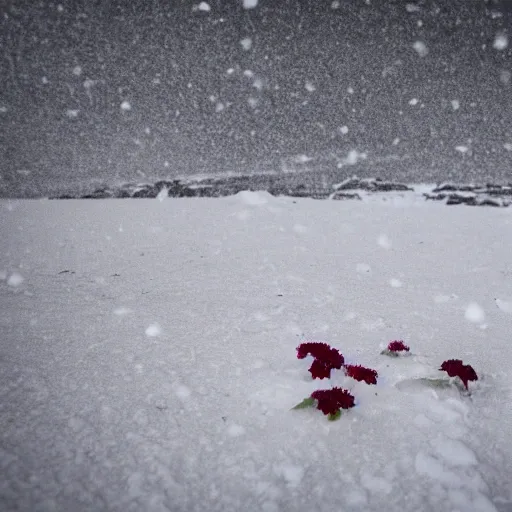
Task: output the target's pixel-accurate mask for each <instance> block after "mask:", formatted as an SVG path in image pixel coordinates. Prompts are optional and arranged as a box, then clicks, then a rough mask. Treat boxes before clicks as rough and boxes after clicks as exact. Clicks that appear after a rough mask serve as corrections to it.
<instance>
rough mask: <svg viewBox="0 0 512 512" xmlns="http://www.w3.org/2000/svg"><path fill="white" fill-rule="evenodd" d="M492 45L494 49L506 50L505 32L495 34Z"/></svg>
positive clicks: (506, 38)
mask: <svg viewBox="0 0 512 512" xmlns="http://www.w3.org/2000/svg"><path fill="white" fill-rule="evenodd" d="M492 47H493V48H494V49H495V50H506V49H507V47H508V37H507V34H505V33H503V32H501V33H499V34H496V37H495V38H494V43H493V44H492Z"/></svg>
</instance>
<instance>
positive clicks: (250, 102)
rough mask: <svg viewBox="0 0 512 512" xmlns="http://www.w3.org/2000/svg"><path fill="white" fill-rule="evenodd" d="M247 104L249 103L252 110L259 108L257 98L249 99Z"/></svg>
mask: <svg viewBox="0 0 512 512" xmlns="http://www.w3.org/2000/svg"><path fill="white" fill-rule="evenodd" d="M247 103H249V106H250V107H251V108H256V107H257V106H258V103H259V102H258V100H257V98H253V97H252V96H251V97H250V98H248V99H247Z"/></svg>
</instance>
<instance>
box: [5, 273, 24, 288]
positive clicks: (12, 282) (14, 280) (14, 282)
mask: <svg viewBox="0 0 512 512" xmlns="http://www.w3.org/2000/svg"><path fill="white" fill-rule="evenodd" d="M23 281H24V278H23V276H22V275H21V274H20V273H18V272H13V273H12V274H11V275H10V276H9V279H7V284H8V285H9V286H12V287H14V288H16V287H17V286H20V285H21V283H23Z"/></svg>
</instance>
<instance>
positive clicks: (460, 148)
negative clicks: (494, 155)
mask: <svg viewBox="0 0 512 512" xmlns="http://www.w3.org/2000/svg"><path fill="white" fill-rule="evenodd" d="M455 151H458V152H459V153H462V154H464V153H467V152H468V151H469V148H468V147H467V146H455Z"/></svg>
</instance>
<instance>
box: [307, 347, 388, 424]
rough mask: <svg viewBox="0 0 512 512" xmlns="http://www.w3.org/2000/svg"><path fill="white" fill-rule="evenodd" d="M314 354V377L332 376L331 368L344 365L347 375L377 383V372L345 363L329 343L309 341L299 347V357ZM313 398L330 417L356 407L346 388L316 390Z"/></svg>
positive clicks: (311, 369) (312, 374)
mask: <svg viewBox="0 0 512 512" xmlns="http://www.w3.org/2000/svg"><path fill="white" fill-rule="evenodd" d="M308 355H311V356H313V358H314V360H313V364H312V365H311V367H310V368H309V371H310V372H311V376H312V377H313V379H324V378H330V377H331V370H334V369H336V370H339V369H341V368H342V367H343V368H344V370H345V373H346V375H348V376H349V377H352V378H353V379H355V380H358V381H364V382H366V383H367V384H377V376H378V374H377V372H376V371H375V370H372V369H370V368H365V367H364V366H360V365H350V364H349V365H345V364H344V363H345V358H344V357H343V355H342V354H340V352H339V351H338V350H337V349H335V348H331V346H330V345H328V344H327V343H322V342H314V341H312V342H307V343H302V344H301V345H299V346H298V347H297V358H298V359H304V358H305V357H306V356H308ZM311 398H312V399H313V400H316V402H317V409H319V410H321V411H322V412H323V413H324V414H326V415H327V414H328V415H330V418H334V417H336V415H337V414H339V411H340V409H349V408H350V407H354V405H355V399H354V397H353V396H352V395H351V394H350V392H349V391H347V390H346V389H341V388H332V389H322V390H318V391H315V392H314V393H312V394H311Z"/></svg>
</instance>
